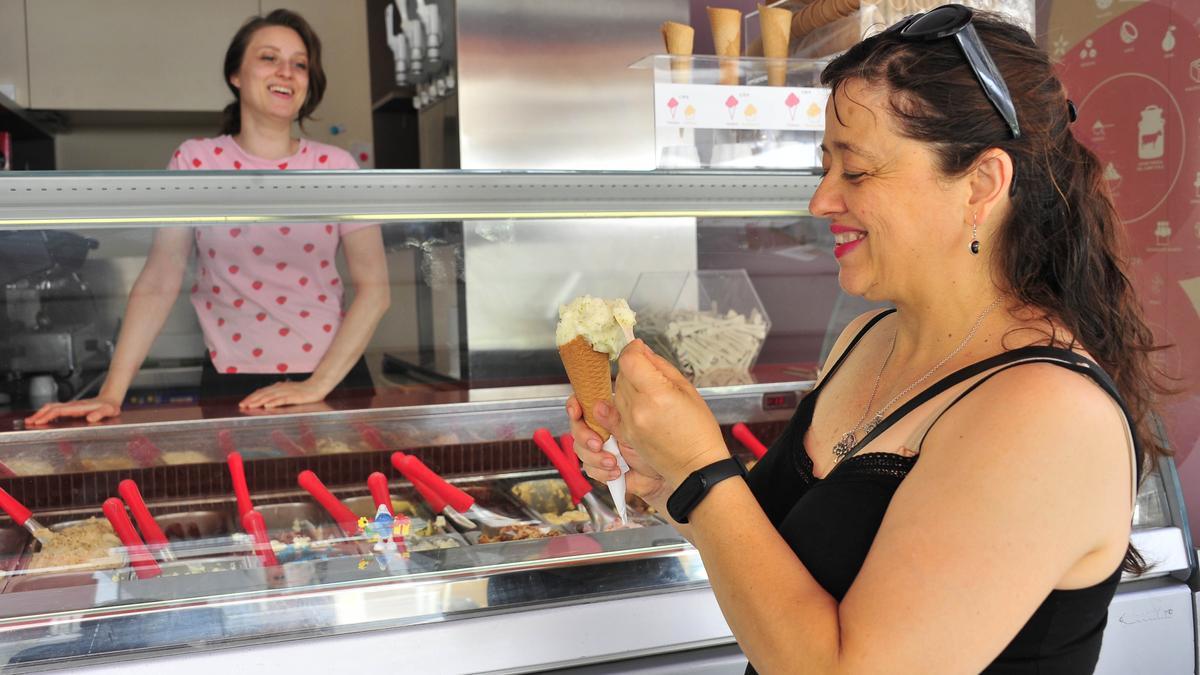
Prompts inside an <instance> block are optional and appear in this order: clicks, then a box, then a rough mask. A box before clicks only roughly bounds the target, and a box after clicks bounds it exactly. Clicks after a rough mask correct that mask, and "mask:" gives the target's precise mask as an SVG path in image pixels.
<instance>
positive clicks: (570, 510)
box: [508, 478, 592, 532]
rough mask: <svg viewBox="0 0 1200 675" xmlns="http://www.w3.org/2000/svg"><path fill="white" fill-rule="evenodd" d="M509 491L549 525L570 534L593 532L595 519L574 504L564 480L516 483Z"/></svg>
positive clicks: (510, 485)
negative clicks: (593, 520)
mask: <svg viewBox="0 0 1200 675" xmlns="http://www.w3.org/2000/svg"><path fill="white" fill-rule="evenodd" d="M508 492H509V494H511V495H512V496H513V497H515V498H516V499H517V500H518V501H520V502H521V503H522V504H523V505H524V506H525V508H526V509H528V510H529V511H531V512H533V513H536V514H538V516H540V518H541V520H542V521H543V522H545V523H547V524H550V525H558V526H560V527H562V528H563V529H564V530H565V531H567V532H591V531H592V523H591V517H590V516H589V515H588V512H587V511H586V510H584V508H583V506H582V505H579V506H576V505H575V504H574V502H572V500H571V491H570V490H569V489H567V484H566V482H564V481H563V480H562V479H561V478H539V479H535V480H524V481H518V482H514V483H511V484H509V485H508Z"/></svg>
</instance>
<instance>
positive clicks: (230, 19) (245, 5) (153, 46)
mask: <svg viewBox="0 0 1200 675" xmlns="http://www.w3.org/2000/svg"><path fill="white" fill-rule="evenodd" d="M257 10H258V1H257V0H205V1H204V2H190V1H188V0H167V1H164V0H105V1H104V2H95V1H94V0H31V1H27V2H26V3H25V11H26V14H27V26H28V32H27V34H28V36H29V37H28V39H29V88H30V104H29V105H30V107H31V108H43V109H49V110H220V109H221V107H222V106H223V105H224V103H223V101H225V100H226V98H227V97H228V92H227V91H226V89H225V85H224V83H223V82H222V81H221V60H222V58H223V57H224V54H225V48H226V46H227V45H228V44H229V38H230V37H231V36H232V35H233V33H234V32H235V31H236V30H237V28H238V26H240V25H241V24H242V22H244V21H245V20H246V18H247V17H248V16H250V15H252V14H254V13H255V12H256V11H257Z"/></svg>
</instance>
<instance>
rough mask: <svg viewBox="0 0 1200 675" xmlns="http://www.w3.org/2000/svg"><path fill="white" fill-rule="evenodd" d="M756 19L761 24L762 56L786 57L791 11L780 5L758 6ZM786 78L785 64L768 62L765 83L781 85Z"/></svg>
mask: <svg viewBox="0 0 1200 675" xmlns="http://www.w3.org/2000/svg"><path fill="white" fill-rule="evenodd" d="M758 20H759V22H760V24H761V26H762V46H763V56H766V57H767V58H768V59H786V58H787V56H788V39H789V38H790V37H791V34H792V13H791V12H790V11H788V10H786V9H783V8H782V7H767V6H765V5H759V6H758ZM786 79H787V66H784V65H778V64H769V65H768V66H767V84H769V85H771V86H772V87H779V86H782V85H783V84H784V82H785V80H786Z"/></svg>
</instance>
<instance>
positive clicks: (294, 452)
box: [271, 429, 308, 457]
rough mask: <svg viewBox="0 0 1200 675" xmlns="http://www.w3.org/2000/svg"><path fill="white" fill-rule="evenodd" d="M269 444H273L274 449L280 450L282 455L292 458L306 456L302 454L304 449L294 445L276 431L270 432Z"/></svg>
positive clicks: (290, 440)
mask: <svg viewBox="0 0 1200 675" xmlns="http://www.w3.org/2000/svg"><path fill="white" fill-rule="evenodd" d="M271 442H272V443H274V444H275V447H277V448H279V449H280V450H282V451H283V452H284V454H287V455H290V456H292V457H303V456H304V455H306V454H308V453H306V452H304V448H302V447H300V446H299V445H296V442H295V441H293V440H292V439H290V438H288V436H287V434H285V433H283V432H282V431H280V430H278V429H276V430H275V431H272V432H271Z"/></svg>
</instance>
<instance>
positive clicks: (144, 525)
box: [117, 478, 168, 546]
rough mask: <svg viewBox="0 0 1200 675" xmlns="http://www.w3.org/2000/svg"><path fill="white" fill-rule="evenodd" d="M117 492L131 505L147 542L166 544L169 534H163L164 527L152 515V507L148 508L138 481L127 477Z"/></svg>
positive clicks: (157, 544)
mask: <svg viewBox="0 0 1200 675" xmlns="http://www.w3.org/2000/svg"><path fill="white" fill-rule="evenodd" d="M117 492H118V493H119V494H120V495H121V498H122V499H124V500H125V503H126V504H128V505H129V510H130V511H131V512H132V513H133V519H134V520H135V521H137V525H138V528H139V529H140V530H141V531H142V536H143V537H145V538H146V543H147V544H150V545H151V546H166V545H167V543H168V542H167V535H165V534H163V531H162V528H161V527H159V526H158V523H157V522H156V521H155V520H154V516H152V515H150V509H148V508H146V501H145V500H144V499H142V491H141V490H139V489H138V486H137V483H135V482H133V481H132V480H129V479H128V478H126V479H125V480H123V481H121V482H120V484H118V485H117Z"/></svg>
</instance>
